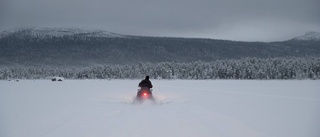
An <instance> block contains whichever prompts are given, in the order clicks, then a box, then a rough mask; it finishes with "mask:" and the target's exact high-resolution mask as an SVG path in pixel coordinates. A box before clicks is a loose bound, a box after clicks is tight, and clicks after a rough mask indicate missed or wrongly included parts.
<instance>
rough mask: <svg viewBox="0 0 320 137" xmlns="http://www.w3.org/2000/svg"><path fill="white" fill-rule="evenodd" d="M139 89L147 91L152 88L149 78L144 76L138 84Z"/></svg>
mask: <svg viewBox="0 0 320 137" xmlns="http://www.w3.org/2000/svg"><path fill="white" fill-rule="evenodd" d="M139 87H148V88H149V89H150V88H152V87H153V86H152V84H151V81H150V80H149V76H146V78H145V79H144V80H142V81H141V82H140V83H139Z"/></svg>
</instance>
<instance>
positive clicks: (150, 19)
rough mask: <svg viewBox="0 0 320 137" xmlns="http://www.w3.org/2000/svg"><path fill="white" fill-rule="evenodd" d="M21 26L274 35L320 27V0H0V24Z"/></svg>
mask: <svg viewBox="0 0 320 137" xmlns="http://www.w3.org/2000/svg"><path fill="white" fill-rule="evenodd" d="M21 27H73V28H85V29H103V30H107V31H111V32H115V33H120V34H130V35H144V36H174V37H201V38H214V39H228V40H241V41H278V40H287V39H290V38H292V37H295V36H300V35H303V34H304V33H305V32H308V31H318V32H320V0H0V30H5V29H12V28H21Z"/></svg>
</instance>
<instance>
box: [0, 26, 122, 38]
mask: <svg viewBox="0 0 320 137" xmlns="http://www.w3.org/2000/svg"><path fill="white" fill-rule="evenodd" d="M14 34H19V35H25V36H32V37H38V38H46V37H63V36H76V35H78V36H86V37H125V36H124V35H121V34H117V33H112V32H108V31H103V30H85V29H79V28H25V29H12V30H7V31H3V32H2V33H1V35H0V36H1V37H6V36H10V35H14Z"/></svg>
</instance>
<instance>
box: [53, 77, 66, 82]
mask: <svg viewBox="0 0 320 137" xmlns="http://www.w3.org/2000/svg"><path fill="white" fill-rule="evenodd" d="M63 80H64V78H63V77H53V78H52V79H51V81H63Z"/></svg>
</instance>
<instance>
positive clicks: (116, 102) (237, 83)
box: [0, 80, 320, 137]
mask: <svg viewBox="0 0 320 137" xmlns="http://www.w3.org/2000/svg"><path fill="white" fill-rule="evenodd" d="M151 81H152V82H153V85H154V89H153V94H154V96H155V98H156V102H155V103H153V102H151V101H146V102H144V103H142V104H133V103H132V102H133V98H134V96H135V94H136V92H137V89H138V87H137V85H138V83H139V82H140V80H65V81H63V82H51V81H49V80H21V81H19V82H15V81H0V137H320V81H319V80H287V81H286V80H270V81H265V80H208V81H206V80H151Z"/></svg>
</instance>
